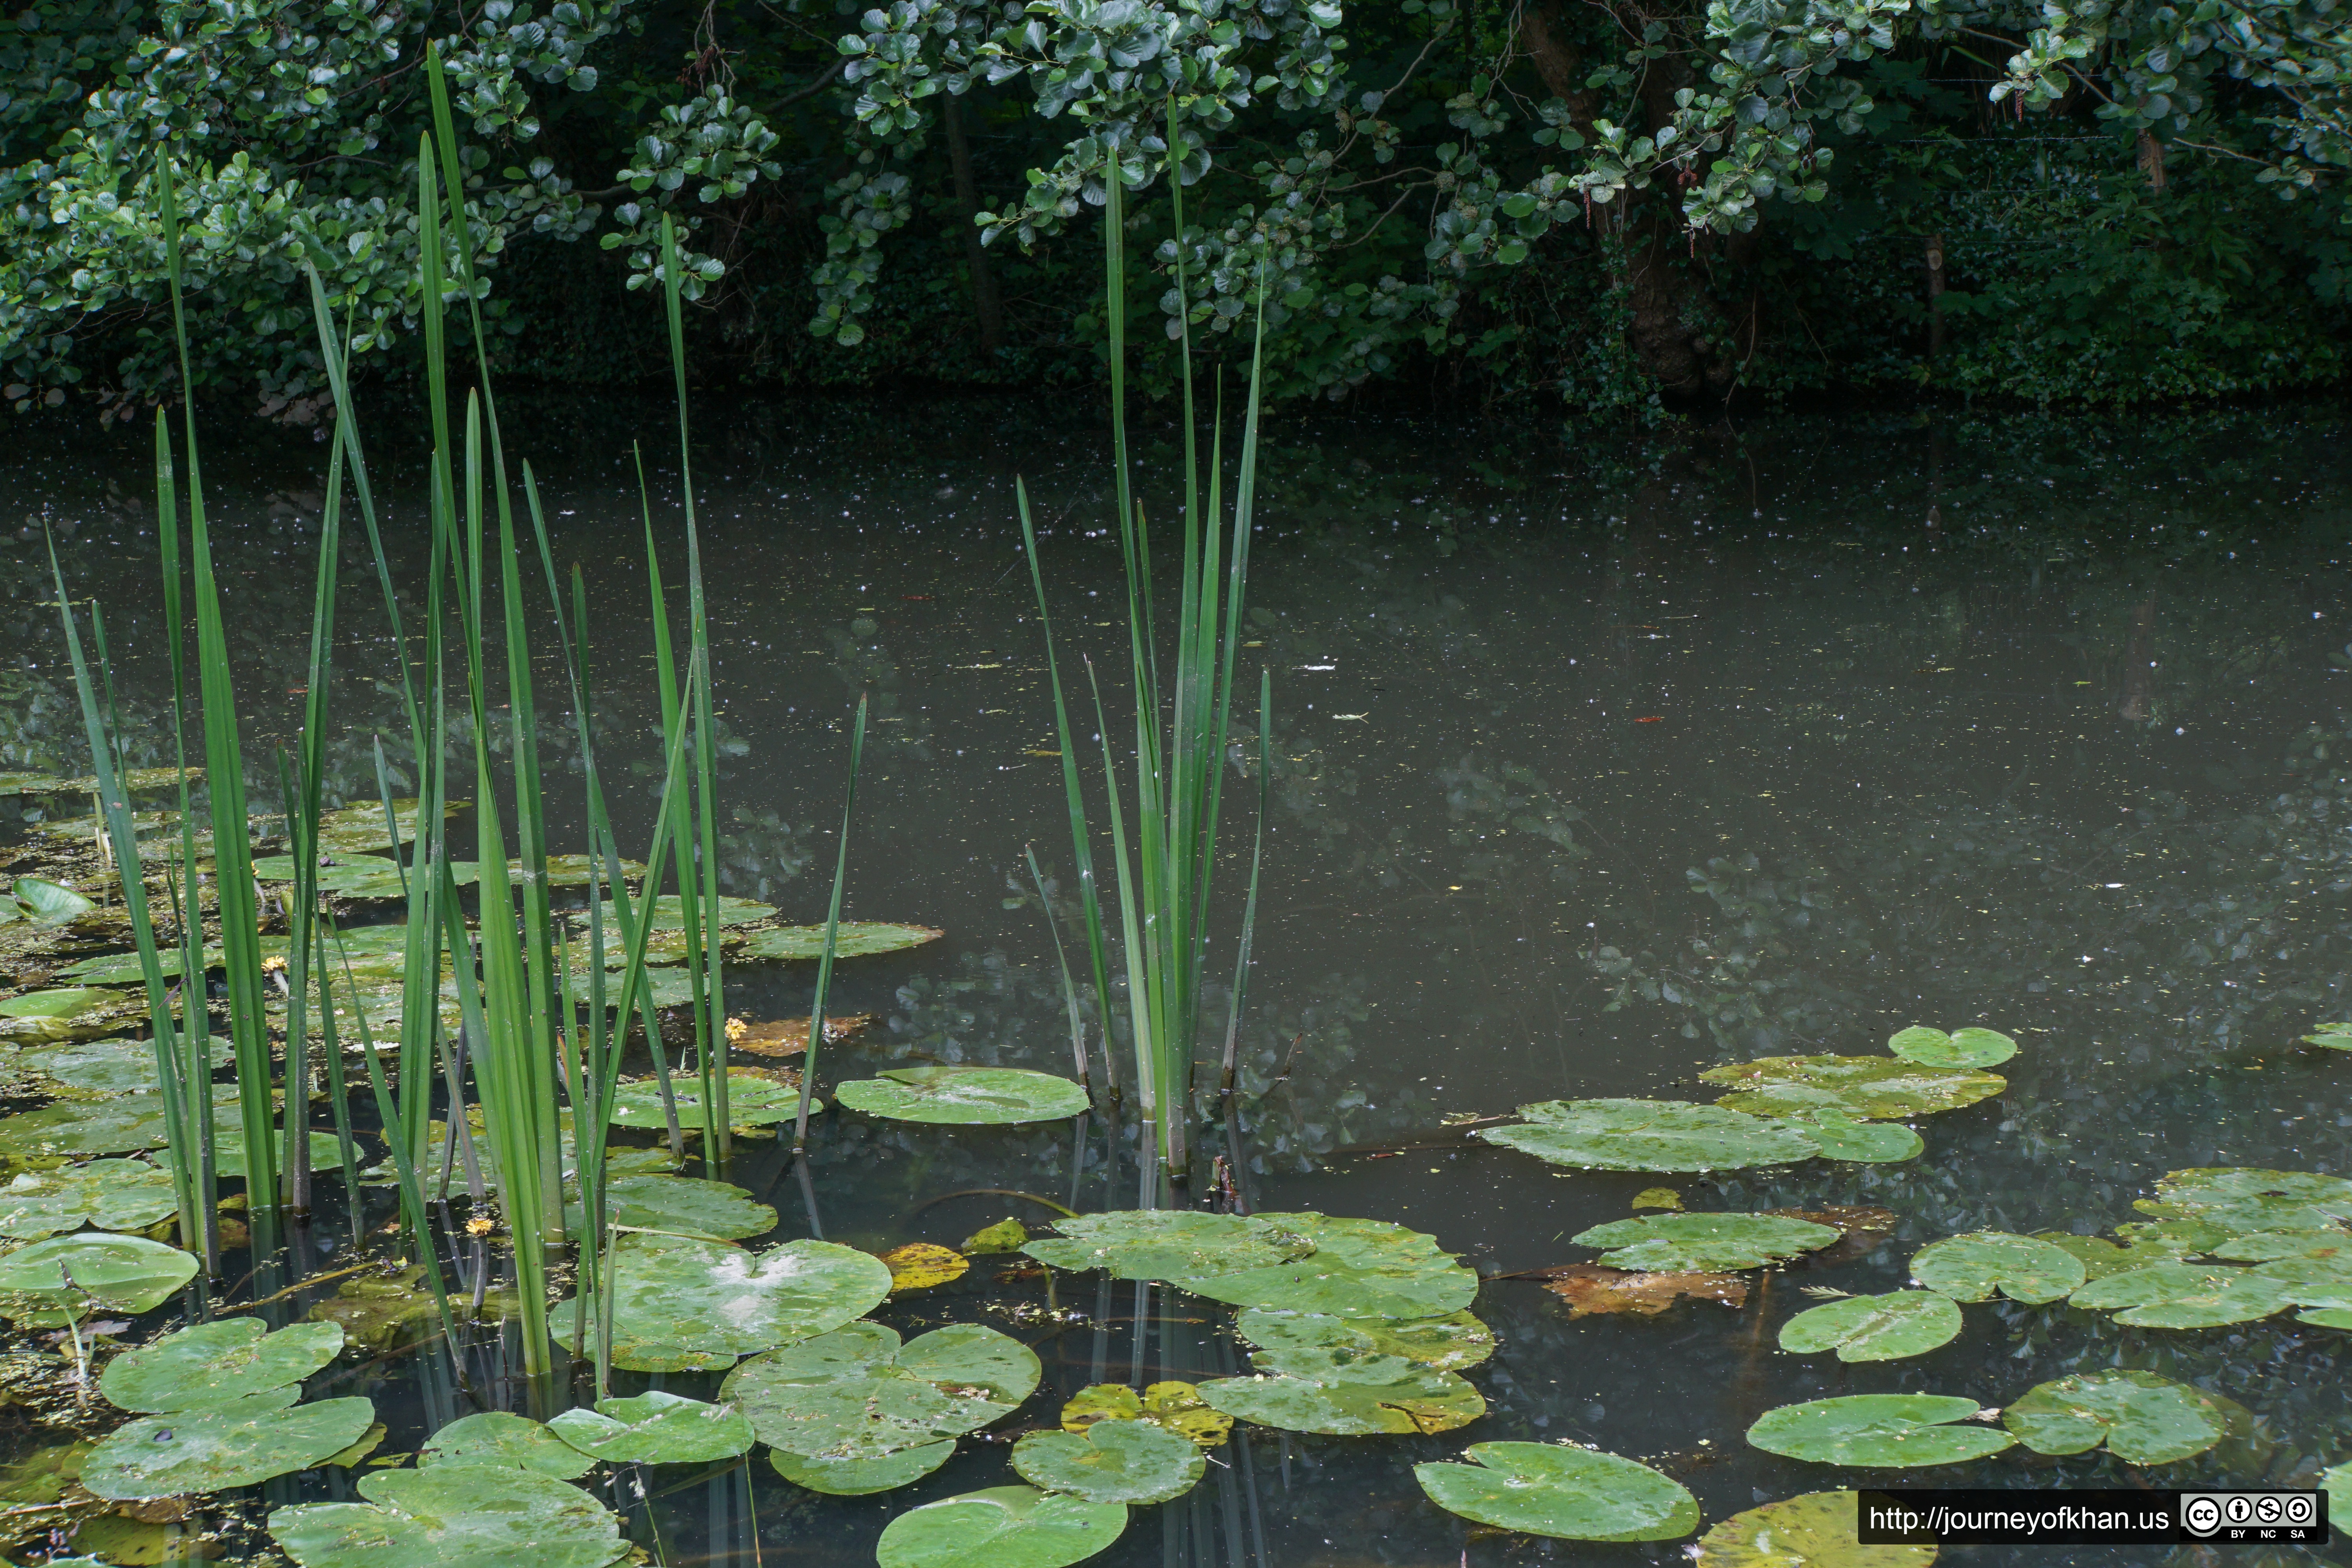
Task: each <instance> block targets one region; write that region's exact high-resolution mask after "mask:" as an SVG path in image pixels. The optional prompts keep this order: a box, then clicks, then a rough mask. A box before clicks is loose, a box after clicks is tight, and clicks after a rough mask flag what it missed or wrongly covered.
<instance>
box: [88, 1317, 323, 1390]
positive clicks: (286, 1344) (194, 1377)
mask: <svg viewBox="0 0 2352 1568" xmlns="http://www.w3.org/2000/svg"><path fill="white" fill-rule="evenodd" d="M342 1348H343V1331H342V1328H341V1325H340V1324H336V1323H296V1324H295V1325H293V1326H292V1327H291V1328H285V1329H279V1330H278V1331H277V1332H275V1333H272V1332H270V1331H269V1326H268V1324H266V1323H264V1322H262V1321H259V1320H258V1319H255V1318H216V1319H215V1320H214V1321H211V1322H209V1323H195V1324H192V1325H191V1326H189V1327H187V1328H184V1329H182V1330H181V1331H179V1332H177V1333H173V1334H166V1335H164V1336H163V1338H162V1339H160V1340H157V1341H156V1342H154V1343H153V1344H151V1345H142V1346H141V1347H140V1348H139V1349H137V1350H131V1351H125V1352H123V1353H122V1354H121V1355H119V1356H116V1357H115V1358H114V1359H113V1360H112V1361H110V1362H108V1363H106V1370H105V1371H104V1372H103V1373H100V1374H99V1379H98V1389H99V1392H100V1393H101V1394H105V1395H106V1397H107V1398H109V1399H110V1400H112V1401H113V1402H114V1403H115V1404H116V1405H120V1406H121V1407H122V1408H123V1409H125V1410H140V1411H149V1412H159V1411H176V1410H210V1409H215V1408H217V1407H219V1406H221V1405H232V1404H235V1403H236V1401H238V1400H240V1399H244V1398H247V1397H248V1396H249V1395H252V1394H265V1393H268V1392H269V1391H271V1390H274V1389H285V1388H296V1387H299V1386H300V1384H301V1382H302V1380H303V1379H304V1378H306V1377H308V1376H310V1374H311V1373H314V1372H317V1371H318V1370H319V1369H320V1367H323V1366H325V1365H326V1364H327V1363H329V1362H331V1361H333V1360H334V1359H335V1357H336V1356H337V1355H338V1354H339V1353H341V1351H342ZM289 1403H291V1401H289Z"/></svg>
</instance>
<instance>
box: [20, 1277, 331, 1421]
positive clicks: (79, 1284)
mask: <svg viewBox="0 0 2352 1568" xmlns="http://www.w3.org/2000/svg"><path fill="white" fill-rule="evenodd" d="M195 1272H196V1260H195V1259H194V1258H192V1257H190V1256H189V1255H188V1254H186V1253H184V1252H182V1251H181V1250H180V1249H179V1248H178V1247H166V1246H164V1245H163V1243H162V1242H160V1241H150V1240H148V1239H147V1238H146V1237H143V1236H110V1235H107V1234H104V1233H102V1232H98V1231H83V1232H81V1233H80V1234H79V1235H76V1236H60V1237H52V1238H51V1239H50V1240H47V1241H37V1242H35V1243H33V1244H32V1245H31V1246H30V1247H20V1248H18V1249H17V1250H16V1251H15V1252H12V1253H9V1254H8V1255H7V1256H6V1257H5V1258H0V1316H5V1317H6V1318H7V1320H8V1321H10V1322H12V1323H14V1324H16V1326H17V1327H18V1328H50V1329H54V1328H60V1327H62V1326H64V1324H65V1322H66V1320H67V1318H68V1315H70V1316H73V1317H77V1318H79V1317H86V1316H88V1315H89V1312H90V1311H91V1310H102V1311H108V1312H122V1313H132V1314H135V1313H139V1312H143V1311H146V1310H148V1309H149V1308H151V1307H155V1306H159V1305H161V1304H162V1303H163V1301H164V1300H166V1299H167V1298H168V1297H170V1295H171V1294H172V1292H173V1291H174V1290H177V1289H179V1288H180V1287H181V1286H183V1285H184V1284H186V1283H187V1282H188V1281H189V1280H190V1279H193V1278H194V1276H195ZM68 1277H70V1279H71V1280H72V1284H71V1285H70V1286H68V1284H67V1279H68ZM364 1425H365V1423H362V1426H364ZM336 1447H341V1444H338V1445H336ZM331 1451H332V1450H330V1452H331Z"/></svg>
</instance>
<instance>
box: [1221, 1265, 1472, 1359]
mask: <svg viewBox="0 0 2352 1568" xmlns="http://www.w3.org/2000/svg"><path fill="white" fill-rule="evenodd" d="M1318 1256H1319V1255H1318ZM1234 1329H1235V1331H1238V1332H1239V1333H1240V1334H1241V1336H1242V1338H1244V1339H1245V1340H1247V1341H1249V1342H1250V1343H1252V1344H1254V1345H1255V1346H1257V1347H1258V1349H1259V1351H1260V1352H1264V1353H1265V1355H1269V1356H1275V1357H1279V1356H1280V1355H1281V1354H1283V1353H1284V1352H1288V1351H1302V1350H1304V1351H1330V1350H1339V1351H1349V1352H1354V1353H1356V1354H1358V1355H1393V1356H1402V1357H1403V1358H1404V1359H1405V1360H1407V1361H1410V1362H1415V1363H1419V1364H1421V1365H1423V1366H1429V1367H1435V1368H1437V1369H1438V1370H1439V1371H1441V1372H1459V1371H1461V1370H1462V1369H1463V1368H1464V1367H1465V1366H1476V1365H1477V1364H1478V1363H1480V1362H1483V1361H1485V1360H1486V1358H1487V1357H1488V1356H1490V1355H1493V1354H1494V1353H1495V1333H1494V1331H1493V1330H1491V1329H1489V1328H1488V1327H1486V1324H1484V1323H1482V1322H1480V1321H1478V1320H1477V1319H1475V1318H1474V1317H1472V1316H1471V1315H1470V1314H1469V1313H1467V1312H1452V1313H1448V1314H1447V1315H1446V1316H1444V1317H1442V1318H1416V1319H1408V1320H1399V1319H1390V1318H1338V1317H1332V1316H1330V1315H1328V1314H1327V1313H1322V1312H1292V1311H1279V1310H1267V1309H1265V1308H1263V1307H1253V1308H1251V1309H1250V1310H1247V1311H1245V1312H1244V1313H1242V1314H1241V1316H1240V1317H1238V1318H1237V1319H1235V1320H1234ZM1261 1364H1263V1361H1262V1362H1261Z"/></svg>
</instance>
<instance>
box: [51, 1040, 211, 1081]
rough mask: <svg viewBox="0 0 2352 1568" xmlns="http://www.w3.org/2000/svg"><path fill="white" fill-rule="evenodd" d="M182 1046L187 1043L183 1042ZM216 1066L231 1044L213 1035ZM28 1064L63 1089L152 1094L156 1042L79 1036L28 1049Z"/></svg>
mask: <svg viewBox="0 0 2352 1568" xmlns="http://www.w3.org/2000/svg"><path fill="white" fill-rule="evenodd" d="M183 1048H185V1043H184V1042H183ZM212 1057H213V1066H214V1067H215V1068H221V1067H226V1066H227V1065H228V1059H229V1046H228V1042H227V1041H226V1040H224V1039H222V1038H221V1037H219V1036H218V1035H215V1036H214V1037H212ZM24 1065H25V1068H26V1071H28V1072H35V1073H38V1074H39V1075H40V1076H41V1077H43V1078H45V1079H48V1080H49V1081H50V1082H51V1083H54V1084H57V1085H58V1086H59V1087H60V1088H62V1089H79V1090H81V1091H82V1092H84V1093H86V1094H104V1095H119V1094H153V1093H155V1092H157V1091H156V1087H155V1043H154V1042H153V1041H152V1040H80V1041H77V1042H75V1043H73V1044H71V1045H63V1046H51V1047H47V1049H43V1050H33V1051H27V1052H26V1054H25V1058H24Z"/></svg>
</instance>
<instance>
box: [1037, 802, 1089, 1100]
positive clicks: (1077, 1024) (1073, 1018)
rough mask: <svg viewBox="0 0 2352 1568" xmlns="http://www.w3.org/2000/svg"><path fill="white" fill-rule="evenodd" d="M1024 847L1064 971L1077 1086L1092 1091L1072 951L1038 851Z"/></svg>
mask: <svg viewBox="0 0 2352 1568" xmlns="http://www.w3.org/2000/svg"><path fill="white" fill-rule="evenodd" d="M1022 849H1023V853H1024V854H1025V855H1026V856H1027V857H1028V858H1029V879H1030V880H1031V881H1032V882H1034V883H1035V884H1036V885H1037V907H1038V908H1039V909H1041V910H1045V933H1046V934H1047V935H1048V936H1050V937H1052V938H1053V939H1054V966H1055V968H1056V969H1058V970H1060V971H1061V974H1062V1005H1064V1006H1065V1007H1066V1008H1068V1009H1069V1014H1070V1055H1071V1057H1072V1058H1073V1059H1075V1060H1076V1063H1077V1067H1078V1087H1079V1088H1080V1089H1087V1092H1088V1093H1089V1094H1091V1093H1092V1092H1093V1089H1092V1087H1091V1085H1090V1084H1089V1082H1088V1079H1087V1025H1086V1018H1085V1016H1084V1015H1083V1014H1082V1013H1081V1012H1080V1011H1079V1009H1078V987H1077V983H1076V981H1074V980H1072V979H1071V978H1070V957H1069V954H1068V953H1066V952H1064V951H1063V949H1062V926H1061V922H1060V921H1056V920H1055V918H1054V904H1053V900H1051V899H1049V898H1047V897H1046V896H1045V873H1044V872H1043V871H1040V870H1039V869H1037V851H1036V850H1035V849H1034V847H1029V846H1026V845H1024V846H1023V847H1022ZM1104 1055H1105V1056H1108V1055H1109V1051H1108V1049H1106V1050H1105V1051H1104Z"/></svg>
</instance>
